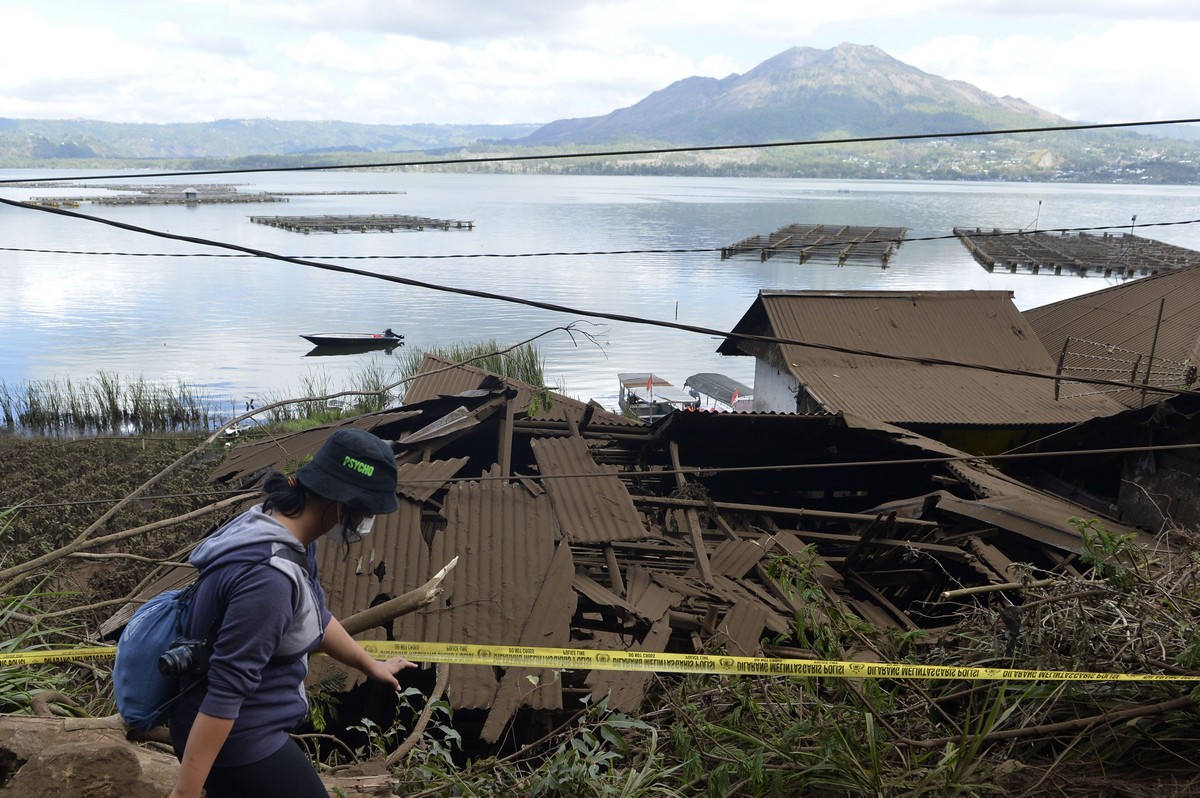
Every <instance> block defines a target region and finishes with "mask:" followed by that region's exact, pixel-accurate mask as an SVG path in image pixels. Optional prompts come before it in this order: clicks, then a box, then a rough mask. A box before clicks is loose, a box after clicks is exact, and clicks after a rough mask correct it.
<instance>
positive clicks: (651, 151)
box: [0, 118, 1200, 185]
mask: <svg viewBox="0 0 1200 798" xmlns="http://www.w3.org/2000/svg"><path fill="white" fill-rule="evenodd" d="M1193 122H1200V118H1198V119H1164V120H1160V121H1157V122H1100V123H1095V124H1077V125H1055V126H1047V127H1018V128H1002V129H1000V130H968V131H956V132H951V133H906V134H898V135H892V136H857V137H850V138H841V139H804V140H799V141H775V142H760V143H757V144H713V145H709V146H702V147H701V146H692V147H662V148H646V149H631V150H598V151H591V152H577V153H553V154H549V155H495V156H484V157H481V158H438V159H432V160H422V161H380V162H376V163H353V164H350V163H345V164H327V165H324V166H273V167H270V166H263V167H254V168H245V169H205V170H200V171H193V172H139V173H137V174H133V175H131V174H128V173H120V174H112V175H86V176H83V177H39V178H33V179H25V180H18V179H16V178H12V179H8V180H0V185H4V184H6V183H50V182H55V183H59V182H75V181H84V180H130V179H145V178H148V177H194V176H197V175H241V174H252V173H262V172H320V171H331V170H341V169H380V168H398V167H407V166H453V165H463V164H482V163H513V162H519V161H556V160H563V159H568V158H611V157H616V156H624V155H669V154H673V153H686V152H719V151H725V150H760V149H774V148H779V147H811V146H816V145H833V144H870V143H878V142H886V141H920V140H923V139H954V138H973V137H976V136H1011V135H1022V134H1026V133H1057V132H1061V131H1069V130H1113V129H1116V128H1130V127H1152V126H1155V125H1185V124H1190V123H1193Z"/></svg>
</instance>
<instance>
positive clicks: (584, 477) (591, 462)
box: [531, 437, 657, 542]
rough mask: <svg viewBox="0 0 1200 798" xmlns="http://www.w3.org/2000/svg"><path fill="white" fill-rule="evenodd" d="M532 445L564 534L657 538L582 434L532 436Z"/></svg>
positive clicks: (576, 538)
mask: <svg viewBox="0 0 1200 798" xmlns="http://www.w3.org/2000/svg"><path fill="white" fill-rule="evenodd" d="M531 444H532V446H533V454H534V457H536V458H537V464H538V469H539V470H540V471H541V473H542V476H543V477H545V479H543V482H542V485H543V487H545V489H546V492H547V493H549V494H550V503H551V504H552V505H553V507H554V517H555V520H556V521H557V522H558V528H559V531H560V532H561V533H562V535H563V537H564V538H566V539H567V540H570V541H573V542H602V541H615V540H641V539H644V538H650V537H656V536H657V535H656V534H653V533H651V532H650V531H649V530H648V529H647V528H646V525H645V523H644V522H643V521H642V517H641V515H640V514H639V513H638V511H637V508H635V507H634V506H633V499H631V498H629V491H628V490H626V489H625V485H624V483H622V482H621V480H620V479H619V478H618V477H617V470H616V469H615V468H613V467H612V466H604V465H600V464H599V463H597V462H596V461H595V459H593V457H592V455H591V452H590V451H589V450H588V447H587V444H586V443H585V442H584V440H583V439H582V438H578V437H563V438H534V439H533V440H532V441H531ZM557 477H564V478H561V479H560V478H557ZM566 477H570V478H566Z"/></svg>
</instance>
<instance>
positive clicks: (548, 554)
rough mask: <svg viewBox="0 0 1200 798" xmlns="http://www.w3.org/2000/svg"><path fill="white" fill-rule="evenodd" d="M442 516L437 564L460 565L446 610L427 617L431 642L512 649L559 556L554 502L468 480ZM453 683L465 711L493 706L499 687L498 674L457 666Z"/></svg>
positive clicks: (517, 488) (454, 697) (452, 491)
mask: <svg viewBox="0 0 1200 798" xmlns="http://www.w3.org/2000/svg"><path fill="white" fill-rule="evenodd" d="M443 512H444V514H445V517H446V529H445V531H444V532H443V533H442V534H440V535H438V536H437V537H436V538H435V539H434V543H433V547H432V554H431V560H432V561H433V562H438V563H444V562H449V561H450V560H451V559H453V558H454V557H455V556H457V557H459V563H458V567H457V568H455V569H454V570H453V571H451V572H450V575H449V576H448V577H447V584H446V590H445V596H446V599H447V607H446V608H445V609H444V610H442V611H440V612H437V613H431V614H430V615H429V616H428V620H427V622H426V628H425V637H424V639H425V640H430V641H437V642H441V643H481V644H483V643H486V644H504V645H511V644H512V641H514V640H519V639H521V637H522V636H523V635H524V634H525V633H526V631H527V627H528V626H529V620H530V616H531V614H532V613H533V610H534V608H535V605H536V602H537V600H538V594H539V593H540V592H541V589H542V585H543V583H544V582H546V579H547V576H548V572H549V570H550V564H551V560H552V559H553V558H554V551H555V541H554V530H553V524H552V523H551V512H550V508H549V502H548V500H547V499H546V497H545V496H540V497H535V496H533V495H531V494H530V493H529V491H527V490H526V489H525V488H524V487H522V486H521V485H513V484H509V483H503V482H500V481H494V480H488V481H485V482H463V483H456V484H454V485H451V486H450V488H449V490H448V492H447V495H446V503H445V506H444V508H443ZM568 593H569V591H568ZM450 685H451V689H450V691H449V695H450V700H451V703H452V704H453V705H454V706H455V707H456V708H459V709H463V708H488V707H490V706H491V705H492V701H493V698H494V697H495V695H496V690H497V688H498V687H499V683H498V682H497V680H496V677H495V674H494V673H493V671H492V669H490V668H475V667H470V666H465V665H457V666H455V665H452V666H450Z"/></svg>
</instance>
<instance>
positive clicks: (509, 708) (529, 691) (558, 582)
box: [480, 544, 575, 743]
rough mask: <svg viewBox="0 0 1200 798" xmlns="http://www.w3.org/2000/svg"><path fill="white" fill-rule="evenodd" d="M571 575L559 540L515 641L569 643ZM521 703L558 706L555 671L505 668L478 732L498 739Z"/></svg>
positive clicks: (558, 681)
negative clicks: (523, 627)
mask: <svg viewBox="0 0 1200 798" xmlns="http://www.w3.org/2000/svg"><path fill="white" fill-rule="evenodd" d="M535 575H536V571H535ZM574 575H575V566H574V563H573V561H572V558H571V548H570V546H568V545H566V544H561V545H559V546H558V547H557V548H556V549H555V553H554V559H553V560H552V561H551V563H550V565H549V567H548V568H547V569H546V577H545V579H544V580H543V581H542V583H541V584H540V585H537V586H536V590H537V593H536V596H537V598H536V600H535V602H534V604H533V608H532V610H531V611H530V613H529V618H528V620H527V621H526V623H525V629H524V630H523V631H522V632H521V633H520V635H519V636H518V637H517V638H516V640H517V645H522V646H550V647H559V648H561V647H565V646H568V645H569V644H570V642H571V616H572V615H574V613H575V594H574V593H573V592H572V591H571V580H572V578H573V577H574ZM521 706H528V707H532V708H533V709H562V706H563V701H562V679H560V678H559V674H558V672H557V671H556V670H555V669H553V668H508V669H506V670H505V672H504V675H503V676H502V677H501V679H500V687H499V689H498V690H497V691H496V696H495V698H494V699H493V700H492V709H491V711H490V712H489V713H488V717H487V721H486V722H485V723H484V725H483V731H482V733H481V735H480V736H481V737H482V738H483V739H484V740H485V741H486V742H489V743H494V742H496V741H497V740H499V739H500V735H501V733H503V731H504V728H505V726H506V725H507V724H508V721H509V719H510V718H511V717H512V716H513V714H514V713H515V712H516V711H517V709H518V708H519V707H521Z"/></svg>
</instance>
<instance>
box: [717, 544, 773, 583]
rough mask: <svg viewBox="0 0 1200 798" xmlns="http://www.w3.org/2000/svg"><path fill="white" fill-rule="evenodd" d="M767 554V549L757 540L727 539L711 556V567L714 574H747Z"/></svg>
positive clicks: (737, 576) (736, 575)
mask: <svg viewBox="0 0 1200 798" xmlns="http://www.w3.org/2000/svg"><path fill="white" fill-rule="evenodd" d="M766 555H767V550H766V549H765V548H764V547H763V545H762V544H761V543H760V542H758V541H757V540H752V539H743V540H726V541H723V542H721V543H720V544H719V545H718V546H717V548H716V550H715V551H713V553H712V556H711V557H710V558H709V567H710V568H711V569H712V572H713V573H714V574H721V575H722V576H732V577H734V578H735V579H736V578H740V577H743V576H745V575H746V574H747V573H749V571H750V569H751V568H753V567H754V566H755V565H758V562H759V560H761V559H762V558H763V557H765V556H766Z"/></svg>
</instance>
